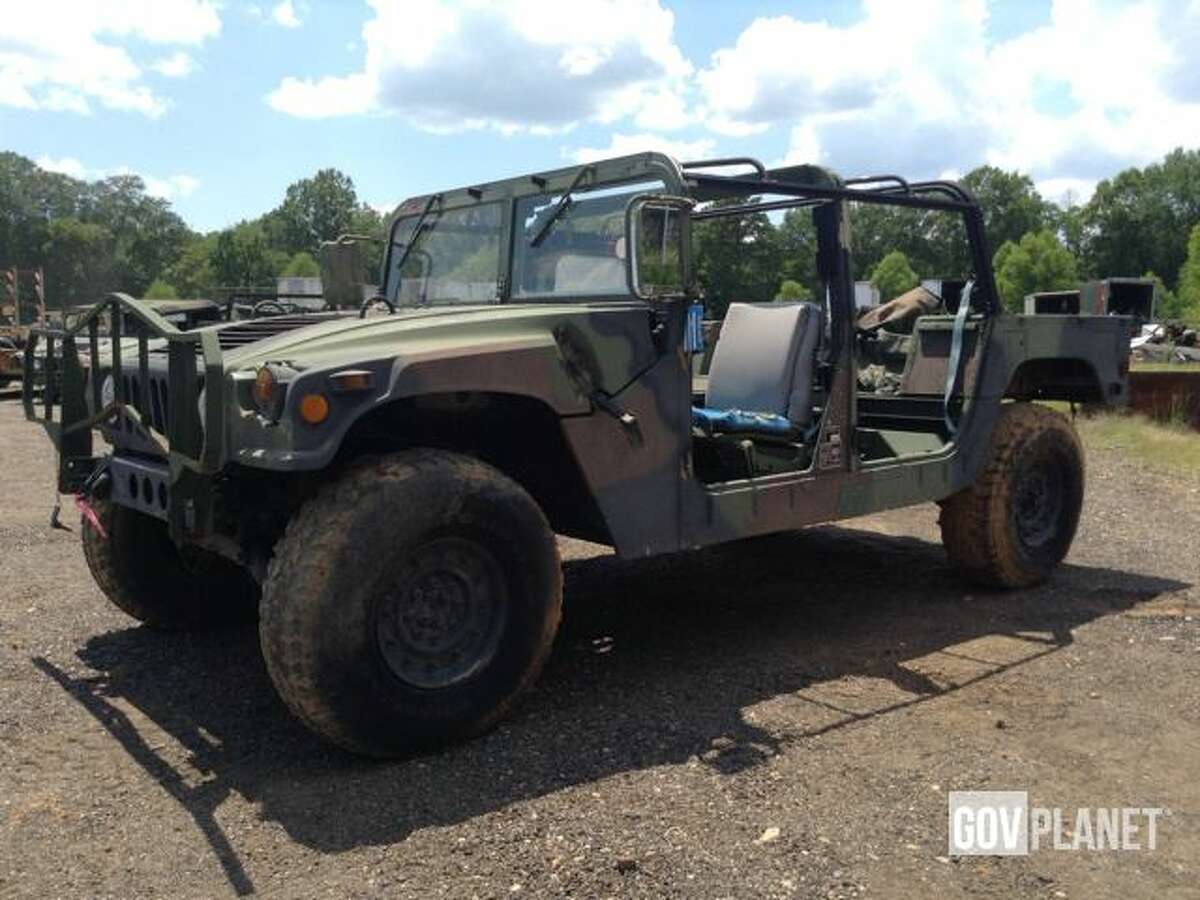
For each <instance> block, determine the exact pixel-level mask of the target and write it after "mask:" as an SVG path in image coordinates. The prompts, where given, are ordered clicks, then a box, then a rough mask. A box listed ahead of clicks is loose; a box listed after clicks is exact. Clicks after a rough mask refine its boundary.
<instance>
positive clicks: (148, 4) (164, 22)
mask: <svg viewBox="0 0 1200 900" xmlns="http://www.w3.org/2000/svg"><path fill="white" fill-rule="evenodd" d="M220 28H221V20H220V16H219V14H218V8H217V4H216V2H215V0H125V2H121V3H97V2H93V0H40V2H35V3H6V4H5V5H4V9H3V17H2V19H0V41H2V45H3V47H4V49H3V50H0V104H4V105H8V106H16V107H20V108H23V109H51V110H69V111H72V112H77V113H85V114H86V113H89V112H91V111H92V107H93V105H94V104H98V105H100V106H102V107H105V108H107V109H115V110H129V111H133V112H140V113H142V114H143V115H147V116H151V117H154V116H159V115H162V113H163V112H165V111H166V109H167V106H168V102H169V101H168V100H167V99H166V98H164V97H162V96H160V95H158V94H157V93H155V92H154V91H153V90H152V89H151V88H150V87H148V86H147V85H146V84H145V83H144V82H143V81H142V68H141V67H140V66H139V65H138V63H136V62H135V61H134V58H133V57H132V56H131V55H130V52H129V50H128V49H127V48H126V47H125V46H123V45H122V44H123V43H136V44H149V45H153V46H158V47H170V46H199V45H200V44H202V43H203V42H204V41H205V40H207V39H208V38H210V37H213V36H215V35H216V34H217V33H218V32H219V31H220ZM178 57H179V55H178V54H176V56H175V57H168V58H166V59H160V60H158V61H157V62H155V63H152V64H151V65H152V67H154V68H156V69H158V70H159V71H162V70H161V69H159V68H158V67H159V66H161V65H165V66H166V67H167V68H168V69H172V70H174V71H176V72H178V71H180V70H181V68H182V67H183V66H184V65H186V64H185V63H183V62H181V61H180V59H179V58H178ZM189 63H190V60H189ZM164 74H171V72H167V73H164ZM182 74H186V73H182Z"/></svg>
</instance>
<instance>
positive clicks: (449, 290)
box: [387, 203, 501, 306]
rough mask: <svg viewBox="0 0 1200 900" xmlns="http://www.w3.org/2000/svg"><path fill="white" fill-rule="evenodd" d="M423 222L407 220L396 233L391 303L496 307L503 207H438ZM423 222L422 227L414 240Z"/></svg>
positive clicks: (389, 282) (389, 285) (390, 278)
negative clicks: (441, 208) (470, 304)
mask: <svg viewBox="0 0 1200 900" xmlns="http://www.w3.org/2000/svg"><path fill="white" fill-rule="evenodd" d="M420 219H421V216H419V215H415V216H409V217H407V218H404V219H401V220H399V221H398V222H397V223H396V226H395V228H394V229H393V230H392V235H393V240H392V248H391V255H390V261H389V265H390V266H391V267H392V270H391V271H389V272H388V273H387V297H388V299H389V300H391V301H392V303H395V304H397V305H398V306H417V305H424V304H429V305H443V306H444V305H449V304H455V303H495V302H496V301H497V299H498V297H497V287H498V285H499V280H500V224H501V205H500V204H499V203H485V204H481V205H479V206H472V207H468V208H466V209H452V210H448V211H446V212H440V211H438V210H436V209H434V210H431V211H430V213H429V215H427V216H425V220H424V221H423V222H420ZM418 222H420V224H421V228H420V231H419V233H418V234H417V235H416V236H415V237H414V236H413V230H414V229H415V228H416V226H417V224H418ZM410 242H411V243H412V247H411V248H409V246H408V245H409V243H410ZM401 264H402V268H400V270H399V271H397V270H396V267H397V266H401Z"/></svg>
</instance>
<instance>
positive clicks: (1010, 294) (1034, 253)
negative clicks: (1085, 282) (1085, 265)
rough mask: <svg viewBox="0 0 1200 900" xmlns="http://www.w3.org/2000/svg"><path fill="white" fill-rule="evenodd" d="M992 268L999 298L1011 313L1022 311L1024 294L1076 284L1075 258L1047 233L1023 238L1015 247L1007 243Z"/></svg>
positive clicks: (1063, 288)
mask: <svg viewBox="0 0 1200 900" xmlns="http://www.w3.org/2000/svg"><path fill="white" fill-rule="evenodd" d="M992 267H993V269H994V270H995V273H996V287H997V288H998V289H999V291H1000V297H1001V299H1002V300H1003V301H1004V305H1005V307H1006V308H1008V309H1009V310H1010V311H1012V312H1019V311H1020V310H1021V309H1022V307H1023V305H1024V299H1025V295H1026V294H1032V293H1034V292H1035V291H1060V290H1066V289H1068V288H1072V287H1075V286H1076V285H1077V284H1078V283H1079V273H1078V265H1077V263H1076V261H1075V257H1074V256H1072V255H1071V251H1069V250H1068V249H1067V248H1066V247H1064V246H1063V245H1062V242H1061V241H1059V239H1058V237H1057V236H1056V235H1055V234H1054V232H1053V231H1050V230H1049V229H1046V230H1043V231H1038V232H1030V233H1029V234H1026V235H1022V237H1021V240H1020V241H1018V242H1016V243H1014V242H1013V241H1006V242H1005V243H1004V244H1003V245H1002V246H1001V247H1000V249H999V250H997V251H996V256H995V258H994V259H993V262H992Z"/></svg>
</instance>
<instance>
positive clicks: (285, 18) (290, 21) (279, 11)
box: [271, 0, 302, 28]
mask: <svg viewBox="0 0 1200 900" xmlns="http://www.w3.org/2000/svg"><path fill="white" fill-rule="evenodd" d="M271 18H272V19H274V20H275V24H276V25H282V26H283V27H284V28H299V27H300V25H301V24H302V23H301V21H300V16H299V15H297V13H296V6H295V4H294V3H292V0H282V2H281V3H276V4H275V6H274V7H272V8H271Z"/></svg>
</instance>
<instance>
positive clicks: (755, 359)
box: [705, 303, 824, 425]
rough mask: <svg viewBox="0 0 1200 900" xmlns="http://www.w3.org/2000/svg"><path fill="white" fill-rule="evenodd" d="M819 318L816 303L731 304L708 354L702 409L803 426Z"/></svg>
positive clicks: (821, 315)
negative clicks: (763, 415)
mask: <svg viewBox="0 0 1200 900" xmlns="http://www.w3.org/2000/svg"><path fill="white" fill-rule="evenodd" d="M823 320H824V311H823V310H822V309H821V307H819V306H817V305H816V304H815V303H731V304H730V305H729V311H728V312H727V313H726V315H725V321H724V323H723V324H722V325H721V336H720V337H719V338H718V339H717V346H716V349H714V350H713V357H712V368H711V369H710V370H709V373H708V393H707V395H706V397H705V406H707V407H709V408H710V409H739V410H744V411H746V412H756V413H774V414H776V415H780V416H786V417H787V418H788V419H790V420H791V421H792V422H794V423H795V424H796V425H807V424H808V422H809V420H810V419H811V418H812V388H813V365H814V363H815V360H816V351H817V343H818V341H819V340H820V338H821V332H822V330H823V329H824V321H823Z"/></svg>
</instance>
